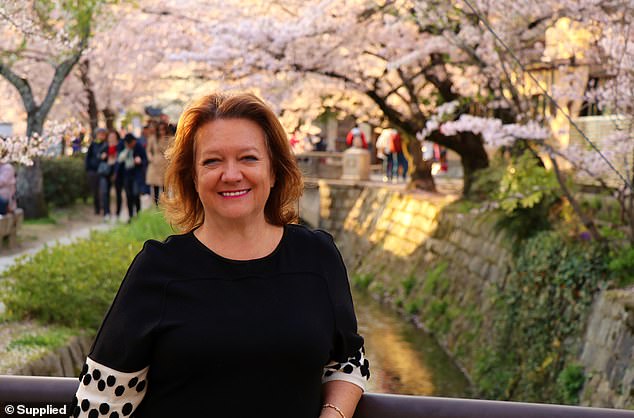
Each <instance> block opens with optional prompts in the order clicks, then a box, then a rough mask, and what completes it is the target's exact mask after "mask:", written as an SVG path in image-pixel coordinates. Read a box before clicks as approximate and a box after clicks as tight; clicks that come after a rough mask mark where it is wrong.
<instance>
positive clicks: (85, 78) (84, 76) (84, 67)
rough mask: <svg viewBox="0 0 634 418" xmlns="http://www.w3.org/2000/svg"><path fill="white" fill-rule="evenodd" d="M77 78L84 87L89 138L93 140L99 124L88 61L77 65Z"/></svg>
mask: <svg viewBox="0 0 634 418" xmlns="http://www.w3.org/2000/svg"><path fill="white" fill-rule="evenodd" d="M78 68H79V78H80V79H81V83H82V85H83V86H84V91H85V92H86V97H87V98H88V118H89V120H90V133H91V137H92V138H93V139H94V138H95V132H97V126H98V124H99V109H98V107H97V98H96V96H95V92H94V90H93V87H92V81H91V80H90V73H89V70H90V61H89V60H87V59H85V60H83V61H81V62H80V63H79V66H78Z"/></svg>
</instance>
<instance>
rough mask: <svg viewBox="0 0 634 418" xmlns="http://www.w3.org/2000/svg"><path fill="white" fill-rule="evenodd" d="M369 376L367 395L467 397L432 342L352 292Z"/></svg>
mask: <svg viewBox="0 0 634 418" xmlns="http://www.w3.org/2000/svg"><path fill="white" fill-rule="evenodd" d="M353 297H354V302H355V311H356V313H357V320H358V323H359V332H360V334H361V335H363V336H364V338H365V349H366V355H367V358H368V360H369V361H370V371H371V373H372V375H371V378H370V382H369V384H368V391H369V392H378V393H397V394H403V395H428V396H443V397H463V398H464V397H468V396H469V383H468V381H467V380H466V378H465V377H464V375H463V374H462V373H461V371H460V370H459V369H458V368H457V367H456V366H455V365H454V364H453V362H452V361H451V359H450V358H449V357H448V356H447V354H446V353H445V352H444V351H443V350H442V348H440V346H439V345H438V344H436V342H435V341H434V339H433V338H432V337H431V336H429V335H427V334H425V333H424V332H423V331H422V330H420V329H418V328H416V327H415V326H414V325H413V324H410V323H408V322H406V321H404V320H403V319H402V318H399V317H398V316H397V315H396V314H395V313H393V312H392V311H390V310H389V309H387V308H386V307H384V306H381V305H380V304H379V303H378V302H376V301H375V300H373V299H372V298H371V297H370V296H369V295H368V294H366V293H364V292H360V291H354V290H353Z"/></svg>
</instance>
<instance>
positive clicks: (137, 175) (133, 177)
mask: <svg viewBox="0 0 634 418" xmlns="http://www.w3.org/2000/svg"><path fill="white" fill-rule="evenodd" d="M123 142H124V143H125V147H124V148H123V150H122V151H121V152H120V153H119V157H118V158H117V161H118V163H119V164H121V165H122V169H121V170H122V171H123V188H124V189H125V197H126V200H127V204H128V215H129V217H130V219H128V222H131V221H132V218H133V217H134V215H135V214H138V213H139V211H140V210H141V187H142V185H143V167H144V166H145V165H146V164H147V156H146V154H145V149H144V148H143V147H142V146H141V145H140V144H137V140H136V137H135V136H134V135H132V134H131V133H128V134H126V135H125V137H124V138H123Z"/></svg>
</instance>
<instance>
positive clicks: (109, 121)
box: [102, 107, 115, 131]
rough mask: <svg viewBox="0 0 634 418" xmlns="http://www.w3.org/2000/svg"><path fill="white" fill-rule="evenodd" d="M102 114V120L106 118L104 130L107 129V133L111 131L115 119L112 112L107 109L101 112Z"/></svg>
mask: <svg viewBox="0 0 634 418" xmlns="http://www.w3.org/2000/svg"><path fill="white" fill-rule="evenodd" d="M102 113H103V116H104V118H106V129H108V130H109V131H113V130H114V117H115V114H114V112H113V111H112V109H110V108H109V107H106V108H105V109H104V110H102Z"/></svg>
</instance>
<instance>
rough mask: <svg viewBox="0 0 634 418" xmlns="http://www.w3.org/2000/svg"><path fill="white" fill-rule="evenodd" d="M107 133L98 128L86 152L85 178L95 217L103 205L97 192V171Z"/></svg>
mask: <svg viewBox="0 0 634 418" xmlns="http://www.w3.org/2000/svg"><path fill="white" fill-rule="evenodd" d="M106 134H107V131H106V130H105V129H103V128H99V129H97V130H96V131H95V138H94V139H93V140H92V141H91V142H90V145H89V146H88V151H87V152H86V161H85V168H86V177H87V178H88V187H89V188H90V192H91V194H92V200H93V205H94V209H95V215H100V214H101V209H102V208H103V205H102V203H101V196H100V191H99V174H97V169H98V168H99V163H100V162H101V161H102V160H101V155H102V152H103V149H104V147H105V141H106Z"/></svg>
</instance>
